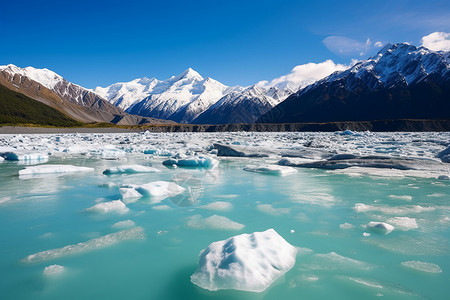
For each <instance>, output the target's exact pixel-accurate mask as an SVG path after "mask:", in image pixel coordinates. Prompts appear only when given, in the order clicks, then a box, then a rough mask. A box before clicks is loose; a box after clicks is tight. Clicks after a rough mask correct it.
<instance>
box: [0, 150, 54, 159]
mask: <svg viewBox="0 0 450 300" xmlns="http://www.w3.org/2000/svg"><path fill="white" fill-rule="evenodd" d="M0 156H1V157H2V158H4V159H5V160H14V161H37V162H45V161H48V154H47V153H40V152H24V151H14V152H3V153H0Z"/></svg>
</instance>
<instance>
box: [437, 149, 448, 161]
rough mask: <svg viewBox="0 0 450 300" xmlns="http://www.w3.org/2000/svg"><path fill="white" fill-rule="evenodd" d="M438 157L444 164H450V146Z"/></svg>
mask: <svg viewBox="0 0 450 300" xmlns="http://www.w3.org/2000/svg"><path fill="white" fill-rule="evenodd" d="M437 157H438V158H440V159H441V161H442V162H444V163H449V162H450V146H448V147H447V148H446V149H445V150H442V151H441V152H439V153H438V155H437Z"/></svg>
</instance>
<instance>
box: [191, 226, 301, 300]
mask: <svg viewBox="0 0 450 300" xmlns="http://www.w3.org/2000/svg"><path fill="white" fill-rule="evenodd" d="M296 255H297V248H295V247H294V246H292V245H291V244H289V243H288V242H287V241H286V240H285V239H284V238H283V237H281V236H280V235H279V234H278V233H277V232H276V231H275V230H273V229H268V230H266V231H263V232H254V233H251V234H241V235H237V236H234V237H231V238H229V239H227V240H224V241H218V242H213V243H211V244H210V245H209V246H208V247H207V248H206V249H204V250H202V251H201V252H200V255H199V262H198V264H199V265H198V268H197V270H196V271H195V273H194V274H193V275H192V276H191V281H192V282H193V283H194V284H196V285H198V286H199V287H201V288H204V289H207V290H210V291H217V290H221V289H234V290H242V291H250V292H263V291H264V290H266V289H267V288H268V287H269V286H270V285H271V284H272V283H273V282H274V281H275V280H276V279H278V278H279V277H280V276H282V275H284V274H285V273H286V272H288V271H289V270H290V269H291V268H292V267H293V266H294V265H295V259H296Z"/></svg>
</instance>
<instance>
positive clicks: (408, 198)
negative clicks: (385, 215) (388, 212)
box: [388, 195, 412, 201]
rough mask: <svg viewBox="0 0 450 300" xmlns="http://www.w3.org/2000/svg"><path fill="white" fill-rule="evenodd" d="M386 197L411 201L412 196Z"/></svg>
mask: <svg viewBox="0 0 450 300" xmlns="http://www.w3.org/2000/svg"><path fill="white" fill-rule="evenodd" d="M388 197H389V198H391V199H395V200H404V201H412V196H409V195H389V196H388Z"/></svg>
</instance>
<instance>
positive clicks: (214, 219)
mask: <svg viewBox="0 0 450 300" xmlns="http://www.w3.org/2000/svg"><path fill="white" fill-rule="evenodd" d="M186 225H187V226H188V227H191V228H195V229H214V230H241V229H243V228H244V227H245V225H244V224H241V223H238V222H235V221H232V220H230V219H228V218H227V217H224V216H218V215H212V216H210V217H207V218H203V217H202V216H201V215H194V216H192V217H190V218H189V219H188V221H187V223H186Z"/></svg>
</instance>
